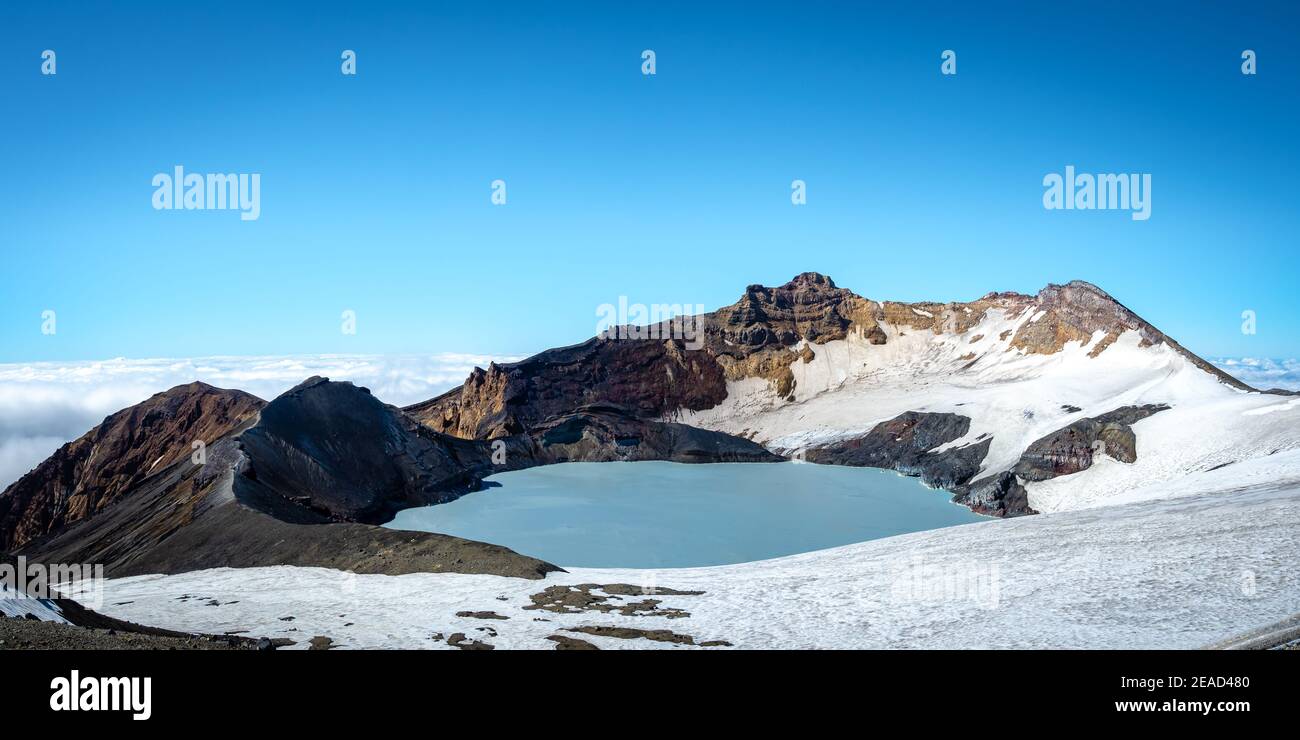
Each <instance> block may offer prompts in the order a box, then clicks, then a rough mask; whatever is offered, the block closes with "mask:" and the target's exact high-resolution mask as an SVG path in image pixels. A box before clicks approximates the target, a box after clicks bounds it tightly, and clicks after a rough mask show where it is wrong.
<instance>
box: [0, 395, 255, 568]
mask: <svg viewBox="0 0 1300 740" xmlns="http://www.w3.org/2000/svg"><path fill="white" fill-rule="evenodd" d="M263 405H264V404H263V402H262V401H261V399H258V398H256V397H255V396H251V395H249V394H247V393H243V392H241V391H230V390H222V389H220V388H213V387H212V386H210V385H206V384H203V383H191V384H189V385H182V386H177V387H175V388H172V389H171V390H168V391H165V392H163V393H159V394H157V395H155V396H153V397H152V398H150V399H148V400H147V401H144V402H143V403H141V404H138V405H136V406H132V407H131V408H128V409H125V410H123V411H119V412H117V413H115V414H113V415H111V416H109V417H108V418H106V419H104V422H103V423H102V424H100V425H99V426H97V427H95V428H94V429H92V430H90V431H89V432H87V433H86V434H85V435H83V436H82V437H80V438H79V439H77V440H74V441H72V442H69V443H68V444H66V445H64V446H63V447H61V448H59V450H58V451H57V452H55V453H54V454H53V455H52V456H50V458H49V459H47V460H46V461H45V462H43V463H41V464H40V465H39V466H37V467H36V469H34V470H32V471H31V472H30V473H28V474H27V475H25V476H23V477H22V478H20V479H19V480H18V481H17V482H15V483H14V484H13V485H11V486H9V488H8V489H6V490H5V492H4V493H3V494H0V550H13V549H17V548H18V547H21V546H22V545H24V544H26V543H27V542H29V541H31V540H33V539H35V538H37V537H40V536H42V535H45V534H48V533H50V532H52V531H54V530H57V529H60V528H62V527H63V526H65V525H68V524H72V523H74V522H77V521H81V520H83V519H86V518H87V517H89V516H92V515H94V514H96V513H98V512H99V511H102V510H103V509H104V508H105V507H107V506H109V505H111V504H113V503H114V502H115V501H117V500H118V499H119V498H120V497H121V496H122V495H123V494H125V493H127V492H128V491H129V490H131V489H132V487H134V486H135V485H137V484H138V483H140V482H141V481H143V480H144V479H146V478H148V477H149V476H150V475H151V474H153V473H155V472H161V471H163V470H165V469H166V468H168V467H169V466H170V465H172V464H173V463H175V462H176V461H178V460H181V459H184V458H188V457H190V456H191V454H193V448H192V447H191V445H192V444H193V443H194V442H195V441H202V442H204V444H207V445H210V444H212V443H214V442H216V441H217V440H218V439H219V438H221V437H224V436H226V435H227V434H230V433H231V432H233V431H235V430H237V429H239V428H241V427H243V426H247V425H248V424H249V423H251V422H252V421H253V420H254V419H255V418H256V417H257V413H258V411H259V410H260V409H261V408H262V406H263Z"/></svg>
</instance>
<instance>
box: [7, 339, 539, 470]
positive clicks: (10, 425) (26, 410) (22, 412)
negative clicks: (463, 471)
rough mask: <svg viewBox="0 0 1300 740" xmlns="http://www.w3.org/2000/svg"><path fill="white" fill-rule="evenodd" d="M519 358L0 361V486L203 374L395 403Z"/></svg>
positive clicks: (268, 394)
mask: <svg viewBox="0 0 1300 740" xmlns="http://www.w3.org/2000/svg"><path fill="white" fill-rule="evenodd" d="M516 359H519V358H517V357H489V356H486V355H466V354H438V355H420V356H411V355H404V356H371V355H318V356H294V357H201V358H194V359H185V360H173V359H154V360H126V359H117V360H105V361H100V362H33V363H18V364H0V489H3V488H5V487H7V486H8V485H9V484H10V483H13V482H14V481H15V480H17V479H18V478H20V477H21V476H22V475H23V474H24V473H26V472H27V471H29V470H31V469H32V468H33V467H35V466H36V465H37V464H38V463H40V462H41V461H42V460H44V459H45V458H46V457H48V456H49V455H50V454H51V453H53V452H54V451H55V450H57V449H58V448H59V446H60V445H62V444H63V443H65V442H69V441H71V440H74V439H76V438H77V437H80V436H81V435H83V434H85V433H86V432H87V431H89V430H90V429H91V428H92V427H94V426H95V425H97V424H99V423H100V422H102V421H103V420H104V417H106V416H108V415H109V414H111V413H113V412H115V411H119V410H121V409H124V408H126V407H128V406H131V405H134V404H137V403H139V402H141V401H143V400H145V399H146V398H148V397H149V396H152V395H153V394H155V393H158V392H160V391H165V390H167V389H168V388H172V387H174V386H177V385H182V384H184V383H190V382H193V381H196V380H201V381H203V382H205V383H208V384H210V385H214V386H217V387H219V388H238V389H239V390H242V391H247V392H248V393H252V394H253V395H255V396H258V397H260V398H264V399H266V400H268V401H269V400H271V399H273V398H275V397H276V396H278V395H280V394H281V393H283V392H284V391H286V390H288V389H290V388H292V387H293V386H295V385H297V384H298V383H301V382H302V381H303V380H305V379H307V378H309V377H311V376H313V375H322V376H325V377H328V378H330V379H331V380H350V381H352V382H353V383H356V384H357V385H363V386H365V387H367V388H369V389H370V390H371V392H372V393H374V395H375V397H377V398H379V399H380V400H382V401H384V402H386V403H391V404H394V405H396V406H405V405H408V404H412V403H416V402H418V401H423V400H426V399H429V398H432V397H433V396H436V395H438V394H439V393H442V392H443V391H446V390H447V389H449V388H453V387H455V386H457V385H459V384H461V383H462V382H464V380H465V378H466V376H468V375H469V372H470V370H472V369H473V368H474V366H475V365H478V366H481V367H486V366H487V363H488V362H490V361H492V360H495V361H497V362H510V361H513V360H516Z"/></svg>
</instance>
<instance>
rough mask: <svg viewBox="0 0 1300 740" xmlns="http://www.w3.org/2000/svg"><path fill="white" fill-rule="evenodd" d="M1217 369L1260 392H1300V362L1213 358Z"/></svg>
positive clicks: (1253, 358) (1252, 358)
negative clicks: (1278, 390)
mask: <svg viewBox="0 0 1300 740" xmlns="http://www.w3.org/2000/svg"><path fill="white" fill-rule="evenodd" d="M1210 362H1213V363H1214V365H1215V366H1216V367H1218V368H1219V369H1220V370H1223V371H1224V372H1226V373H1228V374H1229V375H1231V376H1232V377H1234V378H1236V379H1237V380H1240V381H1241V382H1243V383H1246V384H1248V385H1252V386H1254V387H1256V388H1259V389H1260V390H1265V391H1267V390H1272V389H1274V388H1281V389H1284V390H1289V391H1297V390H1300V360H1297V359H1295V358H1294V357H1293V358H1291V359H1289V360H1270V359H1268V358H1257V357H1240V358H1234V357H1213V358H1210Z"/></svg>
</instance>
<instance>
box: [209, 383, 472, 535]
mask: <svg viewBox="0 0 1300 740" xmlns="http://www.w3.org/2000/svg"><path fill="white" fill-rule="evenodd" d="M240 443H241V447H242V449H243V452H244V455H245V457H246V458H247V460H246V462H245V463H244V464H243V466H242V468H241V470H240V474H239V476H237V477H236V480H235V486H234V490H235V493H236V495H237V496H240V497H241V499H242V500H244V501H245V502H247V503H250V504H252V503H256V505H257V506H256V508H260V509H263V510H266V511H271V512H274V513H276V514H277V515H278V516H279V517H280V518H283V519H286V520H288V521H303V522H323V521H342V522H361V523H366V524H382V523H384V522H387V521H388V520H390V519H392V518H393V515H394V514H395V513H397V511H399V510H401V509H405V508H408V507H411V506H424V505H428V504H435V503H442V502H445V501H450V500H452V499H455V498H457V497H458V496H459V495H461V494H463V493H467V492H469V491H472V490H475V489H477V488H478V487H479V483H480V477H481V476H482V475H485V474H489V473H490V468H491V465H490V461H489V454H488V448H487V446H486V445H484V444H482V443H473V442H468V441H466V440H461V439H457V438H454V437H449V436H447V435H442V434H436V433H433V432H430V431H429V430H428V429H426V428H425V427H423V426H421V425H420V424H417V423H416V422H414V421H412V420H411V419H409V418H408V417H407V416H405V415H404V414H402V413H401V412H400V411H399V410H398V409H396V408H394V407H392V406H388V405H386V404H384V403H383V402H381V401H379V400H378V399H376V398H375V397H374V396H372V395H371V394H370V392H369V391H368V390H366V389H364V388H358V387H357V386H354V385H352V384H351V383H337V382H330V381H329V380H326V379H324V378H309V379H308V380H306V381H304V382H303V383H301V384H299V385H298V386H297V387H295V388H293V389H291V390H289V391H286V392H285V393H284V394H283V395H281V396H280V397H279V398H277V399H275V401H274V402H272V403H271V404H270V405H268V406H267V407H266V408H265V409H264V410H263V411H262V414H261V419H260V420H259V422H258V423H257V425H256V426H254V427H253V428H251V429H249V430H248V431H246V432H244V433H243V434H242V435H241V436H240Z"/></svg>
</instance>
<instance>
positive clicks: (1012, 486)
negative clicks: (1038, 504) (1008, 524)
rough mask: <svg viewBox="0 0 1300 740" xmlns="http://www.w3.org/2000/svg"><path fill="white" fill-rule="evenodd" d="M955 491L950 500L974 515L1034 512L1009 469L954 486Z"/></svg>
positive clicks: (1022, 514) (1011, 515)
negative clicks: (966, 483)
mask: <svg viewBox="0 0 1300 740" xmlns="http://www.w3.org/2000/svg"><path fill="white" fill-rule="evenodd" d="M955 491H956V493H955V495H954V496H953V497H952V500H953V501H954V502H956V503H959V504H961V505H962V506H965V507H967V508H969V509H970V510H971V511H973V512H975V513H976V514H985V515H988V516H998V517H1013V516H1024V515H1026V514H1037V513H1038V512H1037V511H1035V510H1034V509H1033V508H1031V507H1030V506H1029V496H1028V493H1027V492H1026V491H1025V487H1024V486H1023V485H1021V483H1020V480H1019V479H1018V478H1016V474H1015V473H1014V472H1012V471H1010V470H1006V471H1003V472H1001V473H997V474H995V475H990V476H985V477H984V478H980V479H979V480H977V481H975V482H973V483H970V484H968V485H964V486H958V487H957V488H956V489H955Z"/></svg>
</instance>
